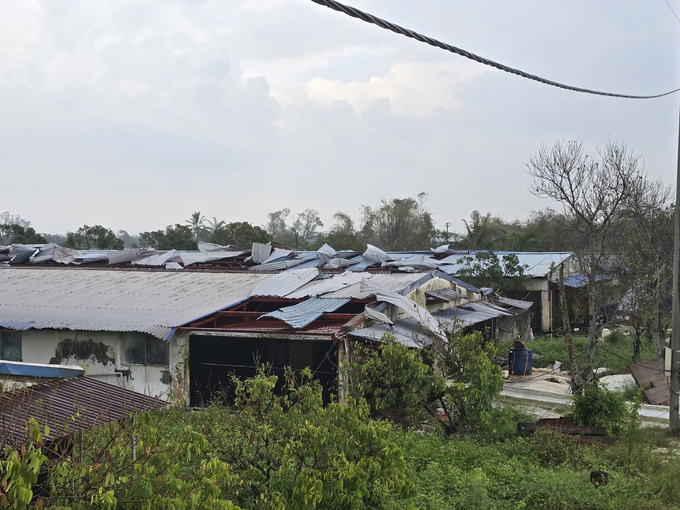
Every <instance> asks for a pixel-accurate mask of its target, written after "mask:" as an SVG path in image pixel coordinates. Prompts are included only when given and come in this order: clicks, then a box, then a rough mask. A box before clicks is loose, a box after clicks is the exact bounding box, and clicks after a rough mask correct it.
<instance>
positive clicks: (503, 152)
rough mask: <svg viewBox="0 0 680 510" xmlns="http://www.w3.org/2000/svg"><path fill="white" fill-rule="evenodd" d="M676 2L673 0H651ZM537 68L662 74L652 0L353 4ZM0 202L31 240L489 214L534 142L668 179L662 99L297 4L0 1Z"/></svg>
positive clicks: (517, 187) (529, 199)
mask: <svg viewBox="0 0 680 510" xmlns="http://www.w3.org/2000/svg"><path fill="white" fill-rule="evenodd" d="M669 2H670V3H671V5H673V7H674V8H675V9H676V12H678V13H680V0H669ZM348 3H350V4H351V5H354V6H355V7H358V8H361V9H364V10H367V11H369V12H371V13H373V14H376V15H378V16H380V17H383V18H385V19H388V20H390V21H393V22H395V23H398V24H401V25H403V26H406V27H409V28H412V29H414V30H417V31H419V32H421V33H424V34H427V35H430V36H432V37H435V38H439V39H441V40H443V41H446V42H449V43H451V44H454V45H457V46H460V47H463V48H465V49H468V50H470V51H473V52H476V53H479V54H481V55H483V56H486V57H488V58H492V59H496V60H498V61H501V62H503V63H505V64H507V65H510V66H513V67H518V68H521V69H524V70H526V71H528V72H531V73H535V74H540V75H542V76H545V77H547V78H549V79H553V80H557V81H562V82H567V83H570V84H574V85H577V86H582V87H589V88H595V89H599V90H607V91H614V92H621V93H630V94H653V93H659V92H663V91H665V90H668V89H672V88H676V87H678V86H680V76H679V73H678V69H679V68H680V58H679V57H680V55H679V52H678V47H679V46H678V42H679V41H678V34H679V33H680V23H679V22H678V21H677V20H676V19H675V17H674V16H673V13H672V12H671V11H670V9H669V8H668V6H667V5H666V3H665V2H664V0H647V1H644V2H641V1H631V0H625V1H621V0H616V1H613V0H612V1H609V0H598V1H596V2H593V1H592V0H573V1H569V2H564V1H555V0H519V1H515V2H507V1H499V0H496V1H485V0H464V1H459V0H390V1H388V0H380V1H378V0H351V1H348ZM0 12H2V15H1V16H0V175H1V176H2V179H1V180H0V187H1V188H0V189H2V193H1V195H0V212H2V211H5V210H7V211H9V212H11V213H13V214H20V215H21V216H22V217H24V218H27V219H29V220H31V221H32V223H33V226H35V227H36V229H37V230H38V231H41V232H50V233H56V232H62V233H63V232H66V231H67V230H75V229H77V228H78V227H79V226H81V225H83V224H85V223H87V224H90V225H92V224H97V223H98V224H102V225H105V226H107V227H110V228H112V229H114V230H117V229H126V230H128V231H129V232H131V233H135V232H139V231H144V230H154V229H159V228H163V227H164V226H165V225H167V224H170V223H175V222H183V221H184V220H185V219H187V218H188V217H189V215H190V214H191V213H192V212H193V211H196V210H199V211H201V213H203V214H205V215H206V216H207V217H210V218H211V217H213V216H216V217H217V218H218V219H224V220H226V221H250V222H252V223H255V224H262V223H264V222H265V220H266V214H267V213H268V212H271V211H274V210H277V209H281V208H284V207H288V208H290V209H291V210H292V211H293V213H295V212H299V211H301V210H303V209H307V208H312V209H316V210H318V211H319V212H320V214H321V217H322V220H323V221H324V222H325V223H326V226H330V224H331V223H332V215H333V213H335V212H336V211H338V210H342V211H346V212H349V213H350V214H351V215H352V216H354V217H355V218H356V219H357V220H358V218H359V211H360V206H361V205H362V204H365V205H375V204H377V203H378V202H379V201H380V199H382V198H385V199H390V198H393V197H407V196H416V195H417V194H418V193H420V192H426V193H429V199H428V202H427V205H428V207H429V208H430V210H431V211H432V212H433V213H434V216H435V219H436V220H437V223H438V226H439V227H440V228H443V224H444V222H446V221H450V222H452V229H453V230H460V229H462V222H461V218H467V217H468V216H469V214H470V212H471V211H472V210H473V209H479V210H480V211H482V212H487V211H491V212H493V213H495V214H500V215H502V216H503V217H505V218H506V219H513V218H515V217H518V218H520V219H523V218H526V217H527V216H528V214H529V213H530V211H532V210H536V209H543V208H545V207H548V206H553V207H555V205H554V204H552V203H551V202H549V201H547V200H545V199H538V198H535V197H533V196H532V195H531V194H530V193H529V191H528V189H527V186H528V184H529V182H530V179H529V177H528V176H527V174H526V173H525V163H526V162H527V161H528V160H529V158H530V157H531V155H532V154H534V153H535V152H536V151H537V150H538V149H539V147H540V146H541V144H552V143H554V142H555V141H556V140H558V139H571V138H577V137H578V138H582V139H583V140H584V141H585V143H586V145H587V146H588V148H589V149H595V148H596V147H597V146H601V145H603V144H605V143H607V141H608V140H613V141H622V142H625V143H626V144H627V145H628V146H629V148H630V149H631V150H633V151H634V152H636V153H641V154H643V155H644V158H645V161H646V164H647V166H648V168H649V172H650V175H651V176H652V177H654V178H661V179H663V180H664V181H666V182H667V183H669V184H673V183H674V176H675V161H676V151H677V140H678V101H679V98H678V96H677V94H676V95H674V96H669V97H666V98H662V99H656V100H645V101H639V100H638V101H634V100H624V99H610V98H602V97H593V96H588V95H583V94H577V93H573V92H566V91H563V90H559V89H555V88H551V87H547V86H544V85H540V84H537V83H534V82H531V81H528V80H525V79H522V78H519V77H515V76H512V75H509V74H505V73H502V72H499V71H495V70H492V69H491V68H488V67H484V66H481V65H478V64H476V63H473V62H472V61H469V60H466V59H463V58H461V57H458V56H456V55H453V54H450V53H446V52H444V51H442V50H438V49H435V48H432V47H429V46H426V45H423V44H421V43H418V42H415V41H412V40H410V39H406V38H404V37H401V36H398V35H396V34H393V33H391V32H387V31H384V30H381V29H379V28H377V27H375V26H372V25H368V24H366V23H363V22H361V21H358V20H354V19H352V18H349V17H347V16H345V15H343V14H340V13H337V12H335V11H331V10H330V9H327V8H325V7H321V6H319V5H317V4H314V3H313V2H311V1H310V0H226V1H225V0H220V1H200V0H185V1H179V0H155V1H153V0H115V1H105V0H100V1H97V2H92V1H78V0H69V1H68V2H55V1H48V0H44V1H36V0H22V1H16V0H0Z"/></svg>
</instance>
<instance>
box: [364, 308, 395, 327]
mask: <svg viewBox="0 0 680 510" xmlns="http://www.w3.org/2000/svg"><path fill="white" fill-rule="evenodd" d="M364 315H365V316H366V318H368V319H373V320H374V321H378V322H382V323H383V324H389V325H392V324H394V322H392V320H391V319H390V318H389V317H388V316H387V315H385V314H384V313H380V312H379V311H377V310H374V309H373V308H371V307H370V306H368V305H367V306H366V307H364Z"/></svg>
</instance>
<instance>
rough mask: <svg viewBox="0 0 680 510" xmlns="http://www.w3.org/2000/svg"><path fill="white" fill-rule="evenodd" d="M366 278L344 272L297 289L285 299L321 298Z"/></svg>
mask: <svg viewBox="0 0 680 510" xmlns="http://www.w3.org/2000/svg"><path fill="white" fill-rule="evenodd" d="M366 276H367V275H362V274H357V273H349V272H347V271H345V272H344V273H342V274H336V275H333V276H332V277H331V278H325V279H323V280H314V281H311V282H309V283H307V284H306V285H303V286H302V287H300V288H299V289H297V290H296V291H295V292H292V293H291V294H288V295H287V296H286V297H289V298H305V297H309V296H322V295H324V294H328V293H329V292H334V291H336V290H340V289H343V288H345V287H348V286H350V285H353V284H355V283H359V282H361V279H362V278H365V277H366Z"/></svg>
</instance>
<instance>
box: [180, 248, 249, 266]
mask: <svg viewBox="0 0 680 510" xmlns="http://www.w3.org/2000/svg"><path fill="white" fill-rule="evenodd" d="M248 253H249V252H247V251H210V252H195V251H189V252H181V253H180V254H179V258H180V259H181V260H182V264H184V267H186V266H190V265H192V264H205V263H206V262H213V261H216V260H226V259H232V258H234V257H239V256H241V255H247V254H248Z"/></svg>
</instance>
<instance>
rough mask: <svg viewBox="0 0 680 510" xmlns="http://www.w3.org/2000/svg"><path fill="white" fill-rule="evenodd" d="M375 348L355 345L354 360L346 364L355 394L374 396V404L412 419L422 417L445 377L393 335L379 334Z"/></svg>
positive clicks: (358, 395) (443, 383)
mask: <svg viewBox="0 0 680 510" xmlns="http://www.w3.org/2000/svg"><path fill="white" fill-rule="evenodd" d="M381 341H382V342H383V343H381V344H380V346H378V348H377V349H373V348H370V347H361V346H357V348H356V349H355V354H356V357H357V360H358V361H357V362H355V363H353V365H352V366H351V367H350V372H351V377H352V383H353V387H352V393H353V394H354V396H355V398H362V397H367V398H374V399H375V401H376V406H377V407H378V408H389V409H393V410H395V411H397V412H399V413H401V414H405V415H406V416H407V417H409V418H410V419H412V420H418V419H421V418H422V417H423V413H424V409H425V405H426V404H427V403H428V402H430V401H431V400H432V399H433V395H441V394H442V393H443V391H444V389H445V380H444V378H443V377H441V376H439V375H436V374H435V373H434V370H433V369H432V366H431V365H428V364H427V363H425V362H424V361H423V358H422V356H421V353H420V351H418V350H416V349H409V348H408V347H406V346H405V345H403V344H401V343H399V342H397V341H396V340H395V339H394V337H393V336H391V335H389V334H387V335H385V336H383V338H382V340H381Z"/></svg>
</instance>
